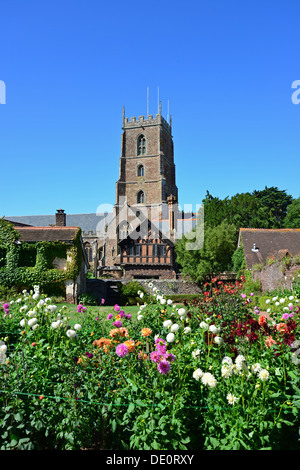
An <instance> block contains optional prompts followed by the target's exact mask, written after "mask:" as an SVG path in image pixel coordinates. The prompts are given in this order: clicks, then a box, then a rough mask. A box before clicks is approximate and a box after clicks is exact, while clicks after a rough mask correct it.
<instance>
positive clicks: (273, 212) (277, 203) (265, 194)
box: [253, 186, 293, 228]
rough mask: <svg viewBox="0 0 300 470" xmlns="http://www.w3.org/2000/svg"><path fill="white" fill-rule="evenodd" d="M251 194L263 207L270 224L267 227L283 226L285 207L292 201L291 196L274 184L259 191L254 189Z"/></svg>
mask: <svg viewBox="0 0 300 470" xmlns="http://www.w3.org/2000/svg"><path fill="white" fill-rule="evenodd" d="M253 195H254V196H255V197H256V198H257V199H258V200H259V201H260V203H261V206H262V207H264V209H265V215H266V217H267V219H268V220H269V222H270V223H271V225H272V227H269V228H281V227H283V224H284V218H285V216H286V214H287V208H288V206H289V205H290V204H291V203H292V201H293V198H292V196H290V195H288V194H287V193H286V191H285V190H279V189H278V188H277V187H274V186H272V187H270V188H268V187H267V186H265V189H263V190H261V191H257V190H255V191H253Z"/></svg>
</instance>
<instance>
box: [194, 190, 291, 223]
mask: <svg viewBox="0 0 300 470" xmlns="http://www.w3.org/2000/svg"><path fill="white" fill-rule="evenodd" d="M203 203H204V212H205V223H206V224H207V225H209V226H211V227H215V226H217V225H219V224H220V223H221V222H223V221H224V220H226V221H227V222H228V223H229V224H234V225H235V226H236V227H237V228H241V227H244V228H282V227H284V226H286V227H288V226H291V225H286V224H288V223H292V224H297V222H296V220H298V218H299V204H297V203H294V201H293V198H292V196H290V195H288V194H286V191H281V190H279V189H278V188H277V187H270V188H268V187H265V189H263V190H255V191H253V192H252V193H249V192H248V193H241V194H236V195H234V196H232V197H231V198H228V197H226V198H225V199H223V200H222V199H219V198H217V197H213V196H212V195H211V194H210V193H209V192H208V191H207V194H206V197H205V199H204V200H203ZM292 203H294V205H293V206H292ZM289 210H290V213H289ZM287 214H290V215H289V216H288V218H287V219H286V217H287ZM292 221H293V222H292ZM293 226H295V225H293Z"/></svg>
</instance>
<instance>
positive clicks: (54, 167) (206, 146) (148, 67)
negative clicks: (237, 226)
mask: <svg viewBox="0 0 300 470" xmlns="http://www.w3.org/2000/svg"><path fill="white" fill-rule="evenodd" d="M0 16H1V28H0V41H1V42H0V44H1V49H0V51H1V52H0V80H2V81H4V82H5V85H6V104H4V105H2V104H0V159H1V200H0V216H2V215H6V216H11V215H34V214H53V213H54V212H55V211H56V209H59V208H63V209H65V211H66V212H67V213H70V214H71V213H73V214H74V213H87V212H95V211H96V210H97V207H98V206H99V205H101V204H114V202H115V182H116V181H117V179H118V176H119V157H120V148H121V127H122V107H123V105H124V106H125V111H126V116H127V117H131V116H139V115H146V113H147V87H149V97H150V99H149V107H150V114H156V112H157V89H158V87H159V98H160V99H161V101H162V113H163V115H164V116H165V117H167V113H168V101H169V110H170V113H171V115H172V123H173V136H174V147H175V163H176V178H177V186H178V190H179V202H180V204H181V205H182V206H184V205H188V204H192V205H196V204H200V203H201V201H202V199H203V198H204V196H205V194H206V191H207V190H208V191H209V192H210V193H211V194H212V195H213V196H217V197H220V198H224V197H226V196H229V197H230V196H233V195H235V194H237V193H242V192H246V191H250V192H252V191H253V190H255V189H263V188H264V187H265V186H277V187H278V188H279V189H282V190H283V189H284V190H286V191H287V193H288V194H291V195H292V196H293V197H295V198H297V197H299V196H300V185H299V174H300V171H299V170H300V163H299V161H300V158H299V157H300V152H299V147H300V104H299V105H295V104H293V103H292V100H291V96H292V93H293V91H294V90H292V88H291V85H292V82H293V81H295V80H300V29H299V17H300V3H299V0H295V1H294V0H276V1H274V0H273V1H270V0H263V1H261V0H260V1H258V0H252V1H251V2H250V1H248V2H245V1H240V0H239V1H237V0H235V1H233V0H227V1H221V0H207V1H200V0H198V1H196V0H186V1H185V2H183V1H177V0H172V1H164V0H160V1H156V0H152V1H151V2H128V1H127V2H126V1H119V0H118V1H112V2H101V1H100V0H86V1H85V2H82V1H78V0H72V1H71V0H59V1H57V0H51V2H50V1H48V0H43V1H40V0H39V1H35V0H28V1H26V2H24V0H14V1H7V2H1V11H0Z"/></svg>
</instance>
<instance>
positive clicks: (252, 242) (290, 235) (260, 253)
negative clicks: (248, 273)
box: [239, 228, 300, 269]
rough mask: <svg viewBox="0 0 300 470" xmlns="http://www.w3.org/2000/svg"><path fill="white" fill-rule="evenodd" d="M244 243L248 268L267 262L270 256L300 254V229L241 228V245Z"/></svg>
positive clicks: (273, 257) (277, 258) (276, 258)
mask: <svg viewBox="0 0 300 470" xmlns="http://www.w3.org/2000/svg"><path fill="white" fill-rule="evenodd" d="M241 243H242V244H243V248H244V253H245V259H246V263H247V268H248V269H251V268H252V266H254V265H255V264H258V263H261V264H266V262H267V259H268V258H272V259H275V260H280V259H282V257H283V256H284V255H286V254H289V255H291V256H295V255H298V254H300V229H254V228H249V229H248V228H241V229H240V234H239V245H240V244H241Z"/></svg>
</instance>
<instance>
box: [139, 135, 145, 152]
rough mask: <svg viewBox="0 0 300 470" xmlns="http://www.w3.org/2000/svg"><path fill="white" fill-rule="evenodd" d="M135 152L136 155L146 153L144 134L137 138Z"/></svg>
mask: <svg viewBox="0 0 300 470" xmlns="http://www.w3.org/2000/svg"><path fill="white" fill-rule="evenodd" d="M137 153H138V155H145V154H146V139H145V136H144V135H140V137H139V138H138V146H137Z"/></svg>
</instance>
